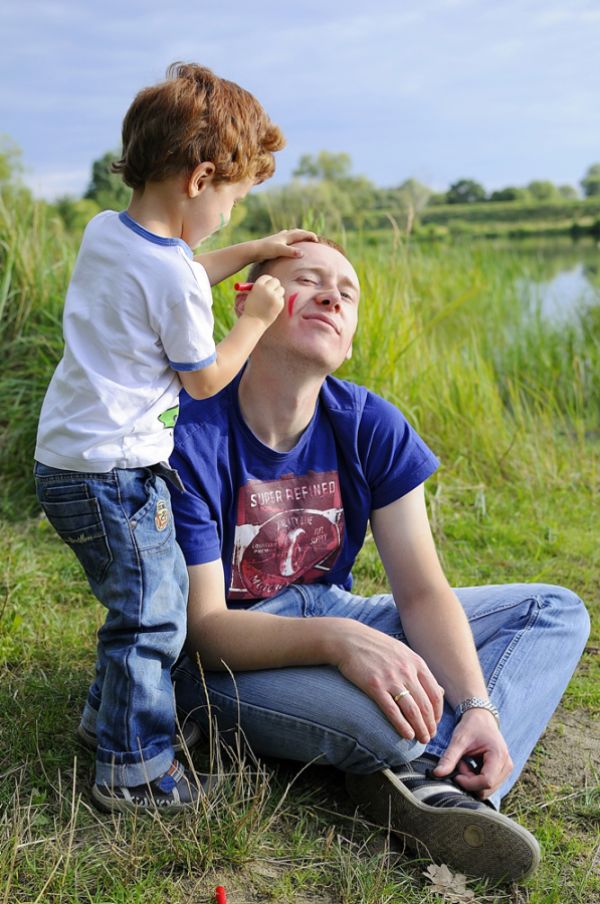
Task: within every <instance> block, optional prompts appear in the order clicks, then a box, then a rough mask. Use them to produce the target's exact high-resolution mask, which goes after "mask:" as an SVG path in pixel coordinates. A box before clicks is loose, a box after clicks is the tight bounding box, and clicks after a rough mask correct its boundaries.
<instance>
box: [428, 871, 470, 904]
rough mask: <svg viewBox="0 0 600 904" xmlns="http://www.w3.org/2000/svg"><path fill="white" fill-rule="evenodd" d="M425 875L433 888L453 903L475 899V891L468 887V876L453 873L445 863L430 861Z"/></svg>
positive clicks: (460, 903)
mask: <svg viewBox="0 0 600 904" xmlns="http://www.w3.org/2000/svg"><path fill="white" fill-rule="evenodd" d="M423 875H424V876H425V877H426V878H427V879H429V881H430V882H431V889H432V891H434V892H435V893H436V894H438V895H441V896H442V897H443V898H445V899H446V901H451V902H452V904H469V902H470V901H474V900H475V892H474V891H471V889H469V888H467V877H466V876H463V874H462V873H453V872H452V871H451V870H449V869H448V867H447V866H446V864H445V863H442V865H441V866H437V865H436V864H435V863H430V864H429V866H428V867H427V869H426V871H425V872H424V873H423Z"/></svg>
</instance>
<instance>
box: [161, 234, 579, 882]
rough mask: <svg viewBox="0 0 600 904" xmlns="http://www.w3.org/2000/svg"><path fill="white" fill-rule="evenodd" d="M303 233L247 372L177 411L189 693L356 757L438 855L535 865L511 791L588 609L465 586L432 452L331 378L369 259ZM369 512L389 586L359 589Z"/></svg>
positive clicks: (219, 712) (381, 812)
mask: <svg viewBox="0 0 600 904" xmlns="http://www.w3.org/2000/svg"><path fill="white" fill-rule="evenodd" d="M298 248H300V249H302V251H303V257H302V258H299V259H296V260H283V259H279V260H275V261H272V262H269V263H268V264H267V266H266V268H265V265H262V268H261V266H258V267H255V268H254V269H253V271H251V274H250V276H249V278H250V279H256V278H257V277H258V275H260V274H261V273H262V272H265V269H266V270H267V271H268V272H269V273H270V274H271V275H272V276H274V277H276V278H278V279H279V280H280V282H281V283H282V285H283V286H284V289H285V294H286V308H285V311H284V312H282V314H281V315H280V316H279V318H278V319H277V320H276V321H275V323H274V324H273V325H272V326H271V327H270V328H269V329H268V330H267V331H266V333H265V334H264V336H263V337H262V339H261V340H260V342H259V343H258V345H257V346H256V348H255V351H254V352H253V354H252V357H251V359H250V361H249V362H248V364H247V366H246V368H245V370H244V371H243V373H242V374H241V376H240V377H238V378H237V379H236V380H235V381H234V383H232V384H231V385H230V386H229V387H227V389H225V390H224V391H223V392H222V393H220V394H219V395H218V396H216V397H215V398H213V399H208V400H206V401H202V402H193V401H191V400H189V401H188V402H187V403H184V404H183V406H182V413H181V416H180V420H179V422H178V424H177V429H176V438H175V453H174V457H173V459H172V461H173V464H174V466H175V467H176V468H177V469H178V470H179V472H180V474H181V477H182V479H183V481H184V483H185V485H186V489H187V492H186V493H174V499H173V503H174V511H175V520H176V525H177V538H178V541H179V543H180V545H181V547H182V549H183V552H184V555H185V556H186V560H187V563H188V569H189V576H190V597H189V615H188V643H187V648H188V650H189V652H190V657H189V658H184V660H183V661H182V662H181V663H180V665H179V667H178V669H177V670H176V674H175V676H174V677H175V681H176V694H177V699H178V705H179V707H180V708H181V709H182V710H183V711H184V712H187V713H189V714H190V715H191V717H192V718H194V719H196V720H197V721H198V722H200V724H204V725H205V726H206V719H207V715H206V713H207V705H206V704H207V703H210V704H211V706H212V712H213V714H214V715H215V716H216V718H217V721H218V724H219V729H220V731H221V732H222V733H227V732H230V731H235V730H237V729H238V728H241V729H242V731H243V733H244V735H245V737H246V738H247V740H248V741H249V743H250V744H251V746H252V747H253V749H254V750H255V752H257V753H259V754H263V755H267V756H275V757H287V758H290V759H295V760H300V761H303V762H312V761H317V762H321V763H326V764H330V765H334V766H336V767H337V768H339V769H342V770H343V771H344V772H346V774H347V784H348V789H349V791H350V793H351V795H352V796H353V798H354V799H355V800H356V801H357V802H360V803H362V804H363V805H364V806H365V808H366V810H367V811H368V812H369V813H370V815H371V816H372V817H373V818H375V819H376V820H378V821H379V822H380V823H381V824H383V825H387V824H388V821H389V823H390V825H391V828H392V830H394V831H396V832H399V833H402V834H406V835H407V836H410V837H411V838H412V839H413V840H416V841H417V842H418V843H419V844H420V845H421V847H424V848H425V849H426V850H427V851H428V853H429V855H430V856H431V857H432V858H433V859H434V860H437V861H438V862H445V863H448V864H450V865H452V866H454V867H455V868H456V869H459V870H461V871H463V872H466V873H469V874H473V875H479V876H486V877H490V878H493V879H499V878H505V879H520V878H523V877H525V876H527V875H529V874H530V873H531V872H532V871H533V870H534V869H535V867H536V866H537V863H538V861H539V848H538V845H537V842H536V841H535V839H534V837H533V836H532V835H531V834H530V833H529V832H527V831H526V830H525V829H523V828H522V827H521V826H519V825H517V824H516V823H515V822H513V821H512V820H510V819H508V818H507V817H505V816H503V815H501V814H500V813H499V812H498V810H497V808H498V805H499V802H500V799H501V797H502V796H503V795H504V794H506V792H507V791H508V790H509V789H510V787H511V786H512V784H513V783H514V781H515V780H516V778H517V777H518V775H519V773H520V771H521V769H522V767H523V765H524V763H525V761H526V759H527V757H528V756H529V753H530V752H531V750H532V748H533V746H534V744H535V743H536V741H537V739H538V737H539V736H540V734H541V732H542V731H543V729H544V727H545V725H546V724H547V722H548V720H549V718H550V716H551V714H552V712H553V711H554V709H555V707H556V705H557V704H558V702H559V700H560V697H561V694H562V692H563V691H564V688H565V687H566V684H567V682H568V680H569V678H570V676H571V674H572V672H573V670H574V668H575V665H576V663H577V661H578V659H579V656H580V655H581V652H582V649H583V646H584V644H585V639H586V637H587V632H588V630H589V623H588V617H587V613H586V611H585V608H584V607H583V604H582V603H581V601H580V600H579V599H578V598H577V597H576V596H575V595H574V594H572V593H571V592H569V591H567V590H563V589H562V588H557V587H551V586H547V585H535V586H527V585H509V586H505V587H500V586H495V587H482V588H467V589H462V590H458V591H456V592H454V591H453V590H452V589H451V588H450V587H449V585H448V582H447V580H446V578H445V576H444V574H443V572H442V569H441V566H440V563H439V561H438V558H437V554H436V551H435V548H434V543H433V539H432V536H431V531H430V529H429V524H428V519H427V513H426V508H425V502H424V491H423V483H424V481H425V480H426V478H427V477H429V476H430V474H431V473H432V472H433V471H434V470H435V468H436V467H437V460H436V459H435V457H434V455H433V454H432V453H431V452H430V450H429V449H428V448H427V446H426V445H425V443H423V441H422V440H421V439H420V438H419V437H418V436H417V435H416V433H415V432H414V430H413V429H412V428H411V427H410V426H409V425H408V423H407V422H406V421H405V419H404V417H403V416H402V415H401V414H400V412H399V411H398V410H397V409H396V408H395V407H394V406H392V405H390V404H389V403H387V402H385V401H384V400H383V399H381V398H379V397H377V396H375V395H373V394H372V393H369V392H367V390H365V389H364V388H362V387H358V386H356V385H354V384H351V383H347V382H343V381H339V380H336V379H334V378H333V377H331V376H330V374H331V373H332V372H333V371H334V370H335V369H336V368H337V367H338V366H339V365H340V364H341V363H342V362H343V361H344V359H345V358H346V357H347V356H348V355H349V353H350V350H351V345H352V339H353V336H354V332H355V329H356V325H357V316H358V305H359V293H360V287H359V283H358V279H357V276H356V273H355V271H354V268H353V267H352V265H351V263H350V261H349V260H348V259H347V258H346V257H345V255H344V253H343V252H342V250H341V249H340V248H339V247H338V246H336V245H334V244H333V243H330V242H328V241H327V240H321V242H320V243H319V244H315V243H302V244H300V245H298ZM244 298H245V296H244V294H243V293H242V294H239V295H238V297H237V301H236V305H237V309H238V312H239V311H240V310H242V309H243V305H244ZM369 521H370V524H371V529H372V533H373V538H374V540H375V543H376V545H377V549H378V551H379V554H380V556H381V559H382V562H383V565H384V568H385V571H386V574H387V577H388V580H389V583H390V587H391V590H392V595H389V594H381V595H377V596H374V597H370V598H363V597H360V596H357V595H355V594H354V593H352V592H351V574H350V572H351V568H352V564H353V562H354V559H355V557H356V555H357V553H358V551H359V549H360V548H361V546H362V544H363V541H364V537H365V532H366V528H367V524H368V522H369ZM196 652H197V653H198V654H199V658H200V660H201V663H202V667H203V669H204V670H205V680H206V687H207V689H208V696H209V699H208V701H207V700H206V698H205V692H204V689H203V683H202V679H201V677H200V674H199V670H198V667H197V665H196V663H195V655H194V654H195V653H196ZM549 665H551V668H548V666H549ZM542 675H543V679H542Z"/></svg>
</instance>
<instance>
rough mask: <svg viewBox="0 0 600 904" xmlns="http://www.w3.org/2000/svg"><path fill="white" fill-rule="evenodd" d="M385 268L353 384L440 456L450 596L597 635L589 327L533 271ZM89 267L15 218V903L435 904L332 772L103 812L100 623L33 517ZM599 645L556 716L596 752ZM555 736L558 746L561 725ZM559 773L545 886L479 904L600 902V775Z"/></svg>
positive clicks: (375, 582)
mask: <svg viewBox="0 0 600 904" xmlns="http://www.w3.org/2000/svg"><path fill="white" fill-rule="evenodd" d="M392 245H393V243H391V244H390V245H389V246H388V251H387V253H386V254H385V256H384V255H380V254H379V252H378V249H377V248H369V249H367V248H364V247H357V248H354V249H352V251H353V258H354V259H355V260H356V261H358V262H359V264H358V268H359V275H360V278H361V282H362V285H363V303H362V311H361V326H360V333H359V336H358V337H357V340H356V343H355V348H354V355H353V358H352V360H351V361H350V362H349V363H348V364H347V365H346V367H345V369H344V375H345V376H348V377H351V378H353V379H356V380H357V381H358V382H362V383H365V384H366V385H368V386H370V387H372V388H374V389H376V390H377V391H379V392H381V393H382V394H383V395H385V396H386V397H388V398H389V399H390V400H392V401H394V402H397V403H398V404H400V406H401V407H402V408H403V410H404V411H405V412H406V413H407V415H408V416H409V417H410V418H411V420H412V421H413V422H414V423H415V424H416V425H417V427H418V428H419V430H420V431H421V433H422V434H423V435H424V436H425V438H426V439H427V440H428V442H429V443H430V445H431V446H432V447H433V448H434V449H435V450H436V452H438V454H439V455H440V458H441V461H442V467H441V468H440V471H439V472H438V474H437V475H435V477H434V478H433V479H432V480H431V481H430V482H429V488H428V505H429V509H430V513H431V518H432V524H433V528H434V532H435V535H436V539H437V541H438V545H439V548H440V553H441V556H442V559H443V561H444V565H445V568H446V570H447V573H448V575H449V577H450V579H451V581H452V582H453V583H455V584H463V585H465V584H475V583H485V582H508V581H512V580H518V581H520V580H527V581H534V580H536V581H537V580H540V581H550V582H556V583H562V584H565V585H567V586H570V587H572V588H573V589H574V590H576V591H577V592H579V593H580V594H581V596H582V597H583V598H584V599H585V600H586V602H587V603H588V606H589V608H590V611H591V612H592V615H593V616H597V613H598V608H599V606H600V598H599V590H598V574H599V573H600V553H599V551H598V543H597V535H598V526H597V525H598V517H597V512H598V489H599V478H598V456H597V451H598V448H599V445H598V441H599V423H598V420H599V412H600V405H599V400H600V391H599V387H598V374H599V373H600V368H599V366H598V365H599V363H600V362H599V360H598V343H599V337H598V332H597V329H596V328H595V327H594V321H593V319H592V318H591V319H590V320H589V323H586V322H583V323H581V324H573V325H572V326H569V327H561V328H560V329H557V328H554V327H552V326H551V325H549V324H547V323H545V322H543V321H541V320H539V318H536V317H531V316H528V317H527V316H525V315H524V311H523V308H522V304H521V302H520V300H519V298H518V297H517V294H516V292H515V288H514V286H515V280H516V279H517V278H518V277H520V276H522V275H523V272H524V271H523V267H524V264H523V261H522V260H519V259H518V257H517V256H515V257H512V256H510V255H499V254H494V253H493V252H491V251H490V249H489V248H487V249H486V248H485V247H482V246H480V245H478V246H477V247H476V248H469V247H464V246H462V247H460V248H454V247H444V248H443V249H441V250H440V249H437V248H432V249H425V248H423V247H419V248H406V247H405V246H404V245H402V244H398V245H397V247H396V249H395V251H394V252H393V253H392V252H391V250H390V249H391V247H392ZM73 254H74V242H73V241H72V239H71V238H70V237H69V236H68V235H66V234H65V233H64V231H63V230H62V227H61V226H60V223H58V222H56V221H55V220H54V219H53V218H52V217H48V216H47V215H46V214H45V213H44V211H42V210H40V209H39V208H35V207H34V206H31V207H29V208H27V207H24V208H23V209H19V210H16V209H15V210H12V211H11V210H7V209H6V208H4V210H2V209H0V301H1V302H2V303H1V304H0V308H2V326H1V330H0V347H1V349H2V355H3V362H4V368H3V371H2V374H0V392H1V394H2V398H3V400H4V399H6V398H9V399H10V400H11V402H10V405H9V407H8V409H4V408H3V414H2V423H1V425H0V430H1V437H2V445H3V449H2V453H1V455H2V458H1V460H0V477H1V479H2V502H3V510H4V514H5V516H6V520H5V521H4V522H2V540H3V542H2V559H3V565H4V567H3V574H4V577H3V590H2V596H1V597H0V713H2V718H1V721H0V902H2V904H8V902H10V904H12V902H16V904H25V902H28V904H33V902H39V904H45V902H52V904H54V902H63V901H64V902H67V901H69V902H79V901H82V902H97V904H108V902H111V904H112V902H123V904H129V902H140V904H142V902H143V904H154V902H157V904H158V902H159V901H160V902H164V901H169V902H170V904H171V902H172V904H179V902H184V901H185V902H188V901H192V900H193V901H198V902H203V901H207V902H208V901H209V900H210V893H211V891H212V889H213V888H214V886H215V885H216V884H218V883H220V884H224V885H225V886H226V887H227V888H228V891H229V897H230V900H231V902H232V904H242V902H250V901H253V902H264V901H275V902H288V901H289V902H292V901H293V902H303V901H315V902H316V901H319V902H321V904H323V902H326V904H328V902H332V904H338V902H341V904H384V902H395V901H400V900H402V901H404V902H407V904H413V902H414V904H416V902H423V901H431V902H433V901H435V900H437V899H436V898H435V896H434V895H433V893H432V892H430V891H428V887H427V882H426V880H425V879H424V878H423V876H422V873H423V869H424V867H425V864H424V863H422V862H417V861H415V860H414V859H412V858H411V857H410V855H408V854H406V853H403V852H402V851H401V849H400V848H399V845H398V843H397V842H395V841H394V840H393V839H386V837H385V835H384V834H382V833H379V832H377V831H375V829H374V828H373V827H370V826H369V825H368V824H367V823H365V821H364V820H361V819H354V818H353V817H354V814H353V810H352V807H351V806H350V804H349V802H348V800H347V798H346V796H345V793H344V790H343V783H342V781H341V779H340V776H339V775H337V774H336V773H334V772H332V771H329V770H323V769H321V770H319V769H317V768H315V767H312V768H309V769H307V770H304V771H300V770H299V769H297V768H295V767H293V766H290V765H285V764H272V763H269V764H264V763H259V762H256V761H255V760H253V758H252V757H251V755H248V754H246V755H241V754H240V753H239V752H238V751H232V752H231V757H230V758H225V759H224V762H223V771H224V772H225V774H226V779H225V782H224V785H223V787H222V790H221V791H220V792H219V793H218V794H217V795H216V797H215V799H214V800H212V801H210V802H208V803H207V804H206V806H205V807H203V809H202V811H201V813H200V814H198V816H197V817H192V816H184V817H181V818H177V819H173V820H166V819H158V818H157V819H151V818H140V819H132V818H117V819H113V818H111V817H106V816H101V815H100V814H98V813H96V812H95V811H94V810H93V808H91V807H90V805H89V798H88V796H87V789H88V784H89V778H90V775H91V771H92V767H93V763H92V758H91V756H90V755H89V754H88V753H86V752H85V751H82V750H80V749H79V748H78V747H77V745H76V743H75V735H74V732H75V728H76V725H77V721H78V716H79V711H80V708H81V704H82V701H83V698H84V694H85V690H86V687H87V683H88V681H89V678H90V674H91V671H92V668H93V661H94V632H95V630H96V628H97V627H98V625H99V624H100V620H101V612H100V607H99V606H98V605H97V604H96V603H95V602H94V600H93V599H92V598H91V596H90V594H89V592H88V590H87V587H86V584H85V581H84V579H83V578H82V575H81V574H80V571H79V567H78V565H77V563H76V561H75V560H74V558H73V557H72V556H71V554H70V553H69V551H68V550H67V549H65V548H64V547H63V546H62V544H61V543H60V542H59V541H58V540H57V539H56V538H55V537H54V535H53V533H52V531H51V530H50V529H49V528H48V525H47V524H46V522H45V521H44V520H43V519H40V518H39V516H38V515H37V514H36V510H35V504H34V501H33V498H32V495H31V483H30V477H29V473H28V472H29V468H30V458H31V453H32V447H33V439H34V435H35V421H36V417H37V411H38V408H39V403H40V401H41V397H42V395H43V391H44V387H45V383H46V381H47V379H48V378H49V376H50V374H51V371H52V368H53V366H54V363H55V361H56V360H57V358H58V355H59V353H60V330H59V321H60V309H61V305H62V296H63V293H64V287H65V284H66V280H67V277H68V272H69V268H70V266H71V264H72V260H73ZM230 301H231V292H230V289H229V286H227V287H223V288H220V289H218V290H217V292H216V313H217V321H218V323H217V329H218V330H219V331H220V332H223V330H224V329H226V326H227V323H228V321H229V314H228V308H229V303H230ZM355 576H356V583H357V586H358V587H359V588H360V589H362V590H363V591H364V592H370V591H374V590H380V589H382V588H383V587H384V577H383V573H382V570H381V566H380V564H379V562H378V560H377V556H376V554H375V550H374V547H373V543H372V541H370V540H369V541H367V543H366V545H365V549H364V550H363V553H362V554H361V557H360V560H359V563H358V567H357V569H356V575H355ZM596 623H597V618H596V620H595V621H593V624H594V629H593V630H594V633H593V635H592V638H591V640H590V644H589V648H588V652H587V653H586V654H585V655H584V658H583V661H582V664H581V666H580V668H579V670H578V672H577V673H576V675H575V677H574V679H573V681H572V682H571V684H570V686H569V689H568V691H567V693H566V695H565V698H564V701H563V708H562V710H561V712H562V713H563V714H565V715H564V717H565V718H566V716H567V715H568V716H569V717H570V718H573V719H579V720H581V723H582V725H587V724H589V728H590V732H591V733H592V734H593V732H594V725H597V724H598V721H597V720H598V712H599V710H600V700H599V697H598V693H599V692H598V688H599V682H598V677H599V675H598V656H597V655H595V654H594V651H597V649H598V645H599V638H598V629H597V626H596ZM549 667H551V665H550V666H549ZM540 680H543V676H540ZM553 725H554V726H558V729H560V726H561V725H562V722H561V713H560V712H559V714H558V715H557V717H556V719H555V720H554V722H553ZM565 731H566V735H565V745H568V744H569V743H571V742H572V739H570V738H569V735H568V731H567V730H566V729H565ZM596 732H597V729H596ZM577 753H578V752H577V751H573V757H575V755H576V754H577ZM216 755H217V754H216V752H215V750H213V751H212V753H211V751H209V750H206V749H202V750H200V751H198V752H197V753H195V754H194V763H195V765H196V767H197V768H198V769H200V770H201V769H204V768H207V767H208V766H209V765H210V760H211V756H212V757H213V758H214V757H215V756H216ZM553 756H554V754H553V750H552V748H551V747H549V746H548V745H547V744H546V745H545V742H544V740H542V743H541V744H540V745H539V747H538V749H537V751H536V753H535V755H534V757H533V758H532V761H531V763H530V766H529V768H528V770H527V773H526V774H525V776H524V778H523V780H522V781H521V783H520V784H519V786H518V790H517V791H516V792H514V793H513V794H512V795H511V796H510V798H509V799H508V801H507V804H506V811H507V812H508V813H509V814H511V815H515V816H518V817H519V818H520V819H521V820H522V821H523V822H524V824H526V825H527V826H528V827H529V828H530V829H532V830H533V831H535V832H536V834H537V835H538V837H539V838H540V841H541V843H542V845H543V848H544V859H543V862H542V866H541V868H540V870H539V872H538V873H537V874H536V876H535V877H533V879H532V880H530V882H529V883H527V885H526V886H525V887H523V888H519V889H506V888H504V889H503V888H497V889H492V888H486V886H485V885H484V884H482V883H477V882H472V883H470V885H471V887H472V888H473V889H474V890H475V891H476V893H477V900H480V901H483V900H485V901H507V902H508V901H510V902H515V904H517V902H523V901H531V902H535V904H548V902H557V904H558V902H561V904H563V902H564V904H575V902H586V904H587V902H592V901H593V900H595V899H596V897H597V895H598V893H599V892H600V888H598V878H597V873H595V872H594V857H595V856H596V858H597V854H595V851H597V848H596V845H597V842H598V820H597V814H598V809H599V802H598V790H597V773H594V770H593V768H592V766H591V765H590V764H589V763H587V762H584V759H585V758H584V759H582V757H581V755H579V758H578V760H577V762H578V763H579V764H580V765H581V763H582V762H584V766H585V769H584V771H585V775H583V774H582V771H577V772H573V771H571V770H570V769H569V763H570V760H569V756H568V753H567V755H566V757H565V760H564V762H565V766H564V769H562V770H556V769H554V770H553V771H549V768H548V767H549V764H551V763H552V762H553V759H552V758H553Z"/></svg>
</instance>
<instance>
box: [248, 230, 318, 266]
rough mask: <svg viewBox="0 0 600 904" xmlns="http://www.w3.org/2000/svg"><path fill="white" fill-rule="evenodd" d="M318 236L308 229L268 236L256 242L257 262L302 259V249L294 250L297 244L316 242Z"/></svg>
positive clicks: (285, 231)
mask: <svg viewBox="0 0 600 904" xmlns="http://www.w3.org/2000/svg"><path fill="white" fill-rule="evenodd" d="M316 241H318V239H317V236H316V235H315V233H314V232H309V231H308V230H307V229H283V230H282V231H281V232H278V233H276V234H275V235H268V236H267V237H266V238H264V239H257V241H256V255H255V258H254V259H255V261H270V260H273V259H274V258H276V257H302V255H303V252H302V251H301V249H300V248H294V247H293V246H294V244H295V243H296V242H316Z"/></svg>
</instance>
